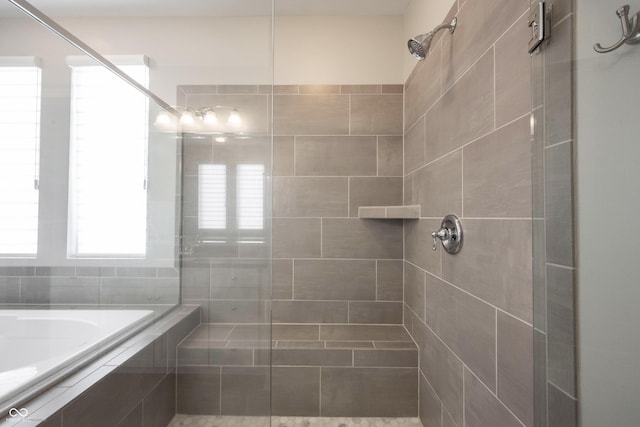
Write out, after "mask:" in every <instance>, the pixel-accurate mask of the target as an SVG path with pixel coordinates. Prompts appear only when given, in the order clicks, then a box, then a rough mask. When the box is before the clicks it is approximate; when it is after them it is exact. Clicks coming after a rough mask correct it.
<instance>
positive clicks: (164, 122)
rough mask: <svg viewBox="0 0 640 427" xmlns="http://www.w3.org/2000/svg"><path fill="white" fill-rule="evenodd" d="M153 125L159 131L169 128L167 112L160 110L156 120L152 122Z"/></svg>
mask: <svg viewBox="0 0 640 427" xmlns="http://www.w3.org/2000/svg"><path fill="white" fill-rule="evenodd" d="M153 125H154V126H155V127H157V128H160V129H166V128H168V127H170V126H171V116H170V115H169V113H168V112H166V111H164V110H162V111H160V112H159V113H158V115H157V116H156V120H155V122H153Z"/></svg>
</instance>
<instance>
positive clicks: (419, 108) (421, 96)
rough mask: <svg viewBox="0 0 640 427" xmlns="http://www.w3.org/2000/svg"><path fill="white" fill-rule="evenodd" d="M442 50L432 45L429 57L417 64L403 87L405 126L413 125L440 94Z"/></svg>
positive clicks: (438, 45) (436, 45)
mask: <svg viewBox="0 0 640 427" xmlns="http://www.w3.org/2000/svg"><path fill="white" fill-rule="evenodd" d="M441 58H442V49H441V45H440V44H438V43H434V44H433V45H432V49H431V52H429V56H428V57H427V58H426V59H425V60H424V61H421V62H418V64H417V65H416V67H415V68H414V70H413V73H411V76H410V77H409V79H408V80H407V84H406V86H405V107H404V108H405V111H404V114H405V124H406V126H407V127H411V126H413V124H414V123H415V122H416V120H418V118H420V116H422V115H423V114H424V112H425V111H427V110H428V109H429V108H430V107H431V106H433V104H435V103H436V101H437V100H438V99H439V98H440V96H441V93H442V59H441Z"/></svg>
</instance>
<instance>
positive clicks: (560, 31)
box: [544, 19, 573, 145]
mask: <svg viewBox="0 0 640 427" xmlns="http://www.w3.org/2000/svg"><path fill="white" fill-rule="evenodd" d="M572 38H573V19H566V20H564V21H563V22H562V23H560V25H557V26H556V27H554V29H553V46H550V47H549V49H546V52H545V69H544V74H545V79H544V102H545V104H544V113H545V114H544V123H545V135H546V143H547V145H551V144H555V143H558V142H562V141H567V140H569V139H571V138H572V137H573V128H572V126H573V120H572V116H571V115H572V114H573V96H572V93H571V91H572V89H573V77H572V75H573V72H572V67H573V42H572Z"/></svg>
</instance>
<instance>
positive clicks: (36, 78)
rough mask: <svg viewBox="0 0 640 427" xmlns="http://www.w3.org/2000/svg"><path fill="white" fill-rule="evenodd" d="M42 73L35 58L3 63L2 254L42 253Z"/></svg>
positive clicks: (0, 148)
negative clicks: (40, 203)
mask: <svg viewBox="0 0 640 427" xmlns="http://www.w3.org/2000/svg"><path fill="white" fill-rule="evenodd" d="M40 79H41V73H40V68H39V67H38V66H37V61H36V58H32V57H29V58H24V57H19V58H7V57H4V58H0V254H2V255H5V256H6V255H18V256H20V255H26V256H33V255H35V254H37V251H38V199H39V196H38V173H39V157H40V153H39V145H40V104H41V95H40V94H41V83H40Z"/></svg>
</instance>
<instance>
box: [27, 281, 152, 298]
mask: <svg viewBox="0 0 640 427" xmlns="http://www.w3.org/2000/svg"><path fill="white" fill-rule="evenodd" d="M105 280H107V279H105ZM117 280H118V281H119V280H125V281H126V280H127V279H117ZM21 282H22V283H21V289H20V302H21V303H23V304H99V303H100V302H101V301H102V302H104V303H113V302H112V301H111V300H110V298H109V297H108V296H106V295H104V293H103V295H102V299H101V295H100V279H98V278H80V279H78V278H62V277H23V278H22V279H21ZM133 292H136V294H137V295H139V294H142V296H143V299H144V302H145V303H148V302H149V301H148V300H147V297H152V296H153V290H151V291H150V290H149V288H147V289H144V288H139V289H138V290H135V291H133ZM124 302H125V303H134V304H135V303H136V302H139V299H136V300H131V301H129V300H126V298H125V300H124Z"/></svg>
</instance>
